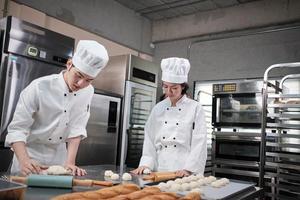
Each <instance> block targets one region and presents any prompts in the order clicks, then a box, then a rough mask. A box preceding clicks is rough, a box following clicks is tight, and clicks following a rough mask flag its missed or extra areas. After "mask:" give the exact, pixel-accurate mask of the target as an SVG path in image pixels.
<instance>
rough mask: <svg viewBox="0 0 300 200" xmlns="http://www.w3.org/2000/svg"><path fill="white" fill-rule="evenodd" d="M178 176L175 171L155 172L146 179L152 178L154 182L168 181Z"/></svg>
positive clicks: (145, 178)
mask: <svg viewBox="0 0 300 200" xmlns="http://www.w3.org/2000/svg"><path fill="white" fill-rule="evenodd" d="M177 177H178V176H177V175H176V174H175V172H153V173H151V174H150V175H148V176H145V177H144V178H143V179H144V180H152V181H154V182H159V181H166V180H169V179H175V178H177Z"/></svg>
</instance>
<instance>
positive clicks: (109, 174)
mask: <svg viewBox="0 0 300 200" xmlns="http://www.w3.org/2000/svg"><path fill="white" fill-rule="evenodd" d="M113 174H114V172H113V171H111V170H105V172H104V176H107V177H111V176H112V175H113Z"/></svg>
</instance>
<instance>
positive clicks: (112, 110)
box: [107, 101, 118, 134]
mask: <svg viewBox="0 0 300 200" xmlns="http://www.w3.org/2000/svg"><path fill="white" fill-rule="evenodd" d="M117 117H118V102H115V101H109V110H108V120H107V133H114V134H116V133H117Z"/></svg>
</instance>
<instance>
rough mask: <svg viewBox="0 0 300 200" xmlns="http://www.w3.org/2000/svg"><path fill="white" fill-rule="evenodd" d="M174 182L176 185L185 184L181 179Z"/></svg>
mask: <svg viewBox="0 0 300 200" xmlns="http://www.w3.org/2000/svg"><path fill="white" fill-rule="evenodd" d="M174 182H175V183H178V184H182V183H183V181H182V179H181V178H177V179H176V180H175V181H174Z"/></svg>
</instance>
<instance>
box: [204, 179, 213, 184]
mask: <svg viewBox="0 0 300 200" xmlns="http://www.w3.org/2000/svg"><path fill="white" fill-rule="evenodd" d="M203 182H204V184H210V183H211V182H212V181H211V180H210V179H209V178H208V177H205V178H204V179H203Z"/></svg>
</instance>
